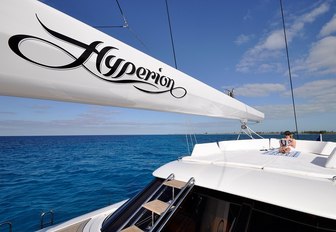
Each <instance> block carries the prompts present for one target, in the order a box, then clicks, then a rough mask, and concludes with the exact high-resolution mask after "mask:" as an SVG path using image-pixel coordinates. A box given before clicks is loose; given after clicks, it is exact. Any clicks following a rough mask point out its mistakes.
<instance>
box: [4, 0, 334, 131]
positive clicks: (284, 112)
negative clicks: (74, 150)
mask: <svg viewBox="0 0 336 232" xmlns="http://www.w3.org/2000/svg"><path fill="white" fill-rule="evenodd" d="M43 2H44V3H46V4H48V5H50V6H52V7H54V8H56V9H58V10H60V11H63V12H65V13H66V14H69V15H71V16H73V17H75V18H77V19H79V20H81V21H83V22H85V23H87V24H89V25H91V26H122V25H123V24H124V21H123V17H122V15H121V14H120V11H119V9H118V6H117V4H116V2H115V1H112V0H109V1H107V0H97V1H89V0H82V1H75V0H44V1H43ZM119 2H120V5H121V7H122V10H123V12H124V15H125V17H126V19H127V22H128V25H129V28H120V27H119V28H117V27H116V28H100V30H102V31H103V32H105V33H107V34H109V35H111V36H113V37H115V38H117V39H119V40H121V41H123V42H125V43H127V44H129V45H131V46H133V47H135V48H137V49H139V50H141V51H143V52H145V53H147V54H149V55H151V56H153V57H155V58H157V59H159V60H161V61H163V62H165V63H167V64H169V65H171V66H174V60H173V53H172V47H171V41H170V35H169V26H168V21H167V13H166V8H165V7H166V6H165V1H164V0H146V1H144V0H137V1H134V0H119ZM168 4H169V9H170V17H171V25H172V30H173V36H174V43H175V51H176V56H177V66H178V69H180V70H181V71H183V72H185V73H187V74H188V75H190V76H192V77H194V78H196V79H198V80H200V81H202V82H205V83H207V84H208V85H210V86H212V87H214V88H216V89H218V90H220V91H223V92H226V90H227V89H232V88H234V92H235V96H236V98H237V99H238V100H241V101H243V102H244V103H246V104H248V105H250V106H252V107H255V108H257V109H258V110H260V111H262V112H264V113H265V120H264V121H263V122H262V123H259V124H253V125H251V127H252V128H253V129H254V130H256V131H265V132H270V131H283V130H287V129H288V130H295V124H294V119H293V106H292V99H291V93H290V82H289V77H288V69H287V60H286V54H285V44H284V39H283V31H282V21H281V12H280V4H279V1H277V0H259V1H241V0H238V1H219V0H216V1H204V0H196V1H191V0H186V1H178V0H168ZM283 6H284V14H285V20H286V28H287V39H288V45H289V55H290V60H291V69H292V80H293V88H294V96H295V102H296V111H297V116H298V129H299V131H304V130H334V131H335V130H336V124H335V123H334V119H335V118H336V91H335V88H336V78H335V77H336V59H335V57H336V1H306V0H296V1H290V0H283ZM0 105H1V109H0V135H76V134H79V135H81V134H173V133H205V132H208V133H230V132H239V130H240V123H239V122H238V121H234V120H224V119H216V118H206V117H200V116H186V115H180V114H174V113H162V112H153V111H144V110H135V109H124V108H116V107H103V106H94V105H85V104H77V103H64V102H55V101H47V100H34V99H24V98H16V97H6V96H0Z"/></svg>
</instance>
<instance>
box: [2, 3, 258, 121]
mask: <svg viewBox="0 0 336 232" xmlns="http://www.w3.org/2000/svg"><path fill="white" fill-rule="evenodd" d="M0 51H1V52H0V57H1V62H0V94H1V95H8V96H19V97H29V98H41V99H52V100H61V101H71V102H81V103H89V104H98V105H111V106H121V107H130V108H142V109H151V110H159V111H169V112H179V113H187V114H196V115H206V116H213V117H222V118H231V119H239V120H244V121H245V120H250V121H261V120H262V119H263V118H264V114H263V113H261V112H259V111H257V110H255V109H254V108H251V107H249V106H247V105H245V104H243V103H241V102H239V101H237V100H236V99H234V98H231V97H229V96H227V95H226V94H223V93H221V92H220V91H218V90H215V89H213V88H211V87H209V86H207V85H205V84H203V83H202V82H200V81H198V80H196V79H194V78H191V77H190V76H188V75H186V74H184V73H182V72H180V71H178V70H176V69H174V68H172V67H170V66H168V65H166V64H164V63H162V62H160V61H158V60H156V59H154V58H152V57H150V56H148V55H146V54H144V53H142V52H140V51H138V50H136V49H134V48H132V47H130V46H128V45H126V44H124V43H122V42H120V41H118V40H116V39H114V38H112V37H110V36H109V35H106V34H104V33H102V32H100V31H98V30H96V29H94V28H92V27H90V26H88V25H86V24H84V23H82V22H80V21H78V20H76V19H74V18H71V17H70V16H67V15H65V14H63V13H61V12H59V11H57V10H55V9H53V8H51V7H49V6H47V5H45V4H43V3H41V2H38V1H34V0H24V1H23V0H1V2H0Z"/></svg>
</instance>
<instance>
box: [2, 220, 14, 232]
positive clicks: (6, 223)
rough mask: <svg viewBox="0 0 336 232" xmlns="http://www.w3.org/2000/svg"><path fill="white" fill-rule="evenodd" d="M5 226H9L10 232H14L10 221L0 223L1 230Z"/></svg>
mask: <svg viewBox="0 0 336 232" xmlns="http://www.w3.org/2000/svg"><path fill="white" fill-rule="evenodd" d="M3 225H8V229H9V232H12V231H13V226H12V223H11V222H9V221H5V222H1V223H0V228H1V226H3Z"/></svg>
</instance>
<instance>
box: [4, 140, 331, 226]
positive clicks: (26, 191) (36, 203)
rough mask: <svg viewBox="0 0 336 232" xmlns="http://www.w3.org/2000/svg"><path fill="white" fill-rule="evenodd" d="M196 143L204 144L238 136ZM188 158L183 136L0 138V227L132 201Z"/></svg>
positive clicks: (59, 219) (36, 223) (37, 223)
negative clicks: (170, 165) (165, 168)
mask: <svg viewBox="0 0 336 232" xmlns="http://www.w3.org/2000/svg"><path fill="white" fill-rule="evenodd" d="M264 137H266V138H267V137H279V136H276V135H268V136H264ZM188 138H190V137H188ZM192 138H193V139H195V138H196V139H197V142H199V143H202V142H211V141H221V140H228V139H236V138H237V135H196V136H195V137H194V136H192ZM316 138H317V135H301V136H300V139H313V140H314V139H316ZM324 140H325V141H336V135H324ZM189 145H191V143H190V141H189ZM187 154H188V148H187V142H186V136H185V135H133V136H132V135H129V136H126V135H125V136H27V137H24V136H20V137H0V223H1V222H4V221H10V222H11V223H12V225H13V231H14V232H18V231H19V232H21V231H22V232H26V231H35V230H38V229H39V228H40V214H41V213H42V212H44V211H49V210H53V211H54V213H55V223H59V222H62V221H64V220H67V219H70V218H73V217H76V216H78V215H81V214H84V213H87V212H90V211H92V210H95V209H99V208H102V207H104V206H107V205H109V204H112V203H116V202H119V201H121V200H124V199H127V198H130V197H132V196H134V195H135V194H136V193H137V192H138V191H139V190H141V189H142V187H144V186H145V185H147V184H148V183H149V182H150V181H151V180H152V175H151V174H152V172H153V171H154V170H155V169H156V168H158V167H159V166H161V165H162V164H164V163H167V162H169V161H171V160H175V159H177V158H178V157H180V156H184V155H187ZM6 228H7V227H6V226H0V231H8V230H6Z"/></svg>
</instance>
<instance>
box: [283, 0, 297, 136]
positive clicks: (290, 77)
mask: <svg viewBox="0 0 336 232" xmlns="http://www.w3.org/2000/svg"><path fill="white" fill-rule="evenodd" d="M280 8H281V16H282V26H283V31H284V36H285V43H286V54H287V65H288V74H289V82H290V87H291V93H292V104H293V110H294V120H295V128H296V134H297V138H299V132H298V126H297V120H296V110H295V101H294V92H293V83H292V73H291V67H290V62H289V54H288V44H287V36H286V26H285V17H284V14H283V8H282V0H280Z"/></svg>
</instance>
